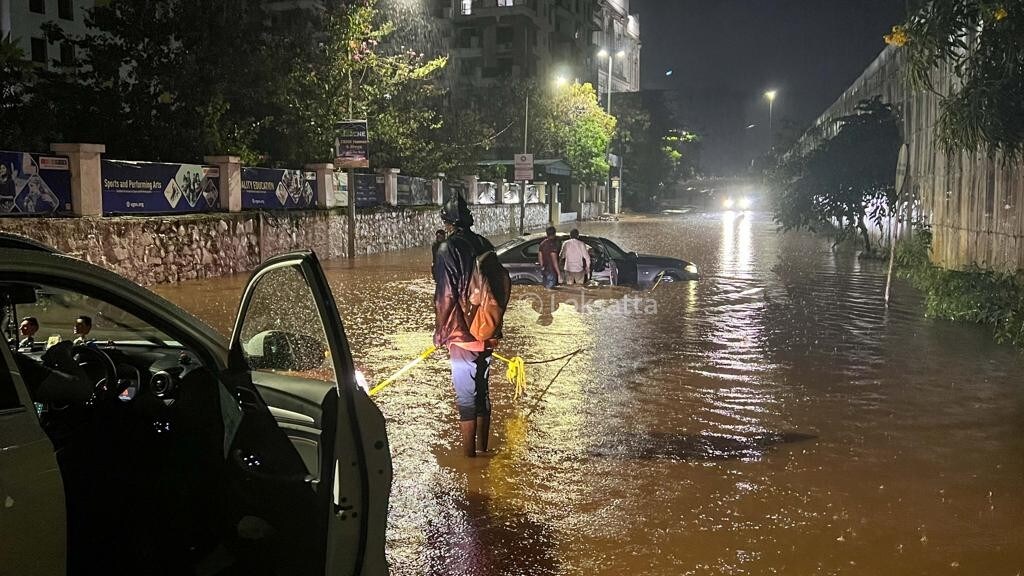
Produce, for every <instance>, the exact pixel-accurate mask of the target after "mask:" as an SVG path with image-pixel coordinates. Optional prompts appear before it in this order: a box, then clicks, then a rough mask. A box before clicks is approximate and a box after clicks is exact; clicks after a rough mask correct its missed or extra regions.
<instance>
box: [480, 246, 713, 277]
mask: <svg viewBox="0 0 1024 576" xmlns="http://www.w3.org/2000/svg"><path fill="white" fill-rule="evenodd" d="M579 238H580V240H582V241H583V242H585V243H586V244H587V246H589V247H590V254H591V268H592V271H593V272H594V273H595V275H598V274H600V273H602V272H603V271H604V269H605V268H606V267H607V263H608V262H614V264H615V268H616V270H617V278H616V280H615V283H616V284H619V285H627V286H635V287H640V288H642V287H647V286H651V285H653V284H654V283H656V282H658V281H661V282H679V281H683V280H697V279H698V278H699V277H700V274H699V272H698V270H697V266H696V265H695V264H693V263H692V262H687V261H686V260H681V259H679V258H671V257H668V256H654V255H650V254H637V253H636V252H626V251H625V250H623V249H622V248H620V247H619V246H618V244H616V243H615V242H612V241H611V240H609V239H607V238H603V237H600V236H584V235H582V234H581V235H580V237H579ZM568 239H569V235H568V234H558V240H559V242H565V241H566V240H568ZM542 240H544V235H543V234H531V235H527V236H520V237H518V238H514V239H512V240H509V241H508V242H506V243H504V244H502V245H501V246H498V247H497V248H496V249H495V252H496V254H497V255H498V259H500V260H501V263H502V264H504V265H505V268H507V269H508V272H509V275H510V276H511V277H512V283H513V284H543V278H542V275H541V269H540V265H539V264H537V253H538V252H539V251H540V243H541V241H542Z"/></svg>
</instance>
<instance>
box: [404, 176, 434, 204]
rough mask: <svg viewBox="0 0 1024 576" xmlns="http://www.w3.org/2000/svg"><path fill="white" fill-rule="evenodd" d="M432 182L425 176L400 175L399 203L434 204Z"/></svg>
mask: <svg viewBox="0 0 1024 576" xmlns="http://www.w3.org/2000/svg"><path fill="white" fill-rule="evenodd" d="M431 192H432V190H431V182H430V181H429V180H426V179H424V178H414V177H412V176H399V177H398V205H399V206H425V205H427V204H433V202H432V198H431V196H432V194H431Z"/></svg>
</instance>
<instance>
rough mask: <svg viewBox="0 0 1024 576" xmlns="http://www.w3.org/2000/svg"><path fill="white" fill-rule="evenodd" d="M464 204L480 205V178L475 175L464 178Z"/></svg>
mask: <svg viewBox="0 0 1024 576" xmlns="http://www.w3.org/2000/svg"><path fill="white" fill-rule="evenodd" d="M465 181H466V202H467V203H469V204H479V203H480V190H479V189H478V188H479V185H480V177H479V176H477V175H476V174H474V175H472V176H466V178H465Z"/></svg>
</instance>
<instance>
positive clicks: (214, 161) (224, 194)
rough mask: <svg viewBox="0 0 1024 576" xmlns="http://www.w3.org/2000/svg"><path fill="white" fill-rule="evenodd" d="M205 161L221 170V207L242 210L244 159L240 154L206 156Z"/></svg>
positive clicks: (230, 210) (236, 210)
mask: <svg viewBox="0 0 1024 576" xmlns="http://www.w3.org/2000/svg"><path fill="white" fill-rule="evenodd" d="M203 161H204V162H206V163H207V164H210V165H212V166H216V167H217V170H218V172H220V186H219V187H220V207H221V208H223V209H224V210H227V211H228V212H241V211H242V159H241V158H239V157H238V156H206V157H205V158H203Z"/></svg>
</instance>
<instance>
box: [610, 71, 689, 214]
mask: <svg viewBox="0 0 1024 576" xmlns="http://www.w3.org/2000/svg"><path fill="white" fill-rule="evenodd" d="M616 102H617V103H616V105H615V108H616V114H617V118H618V129H617V130H616V132H615V145H614V147H613V149H614V150H615V151H616V152H617V153H619V154H620V155H621V156H622V157H623V162H624V169H623V177H622V180H623V183H622V187H623V188H622V191H623V202H624V203H625V204H626V205H627V206H630V207H632V208H635V209H641V210H648V209H652V208H653V207H654V206H653V202H654V199H655V197H657V196H664V193H665V191H666V189H668V188H669V187H671V186H673V185H674V184H676V183H677V182H679V181H680V180H683V179H686V178H693V177H695V176H696V175H697V173H698V159H699V154H698V151H699V146H700V138H699V137H698V136H697V135H696V134H695V133H693V132H691V131H689V130H686V129H685V128H684V127H683V123H682V121H681V119H680V118H679V117H678V113H677V111H676V109H677V106H675V103H674V102H673V101H672V98H671V94H668V93H665V92H663V91H648V92H639V93H635V94H622V95H619V96H618V99H617V100H616Z"/></svg>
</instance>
